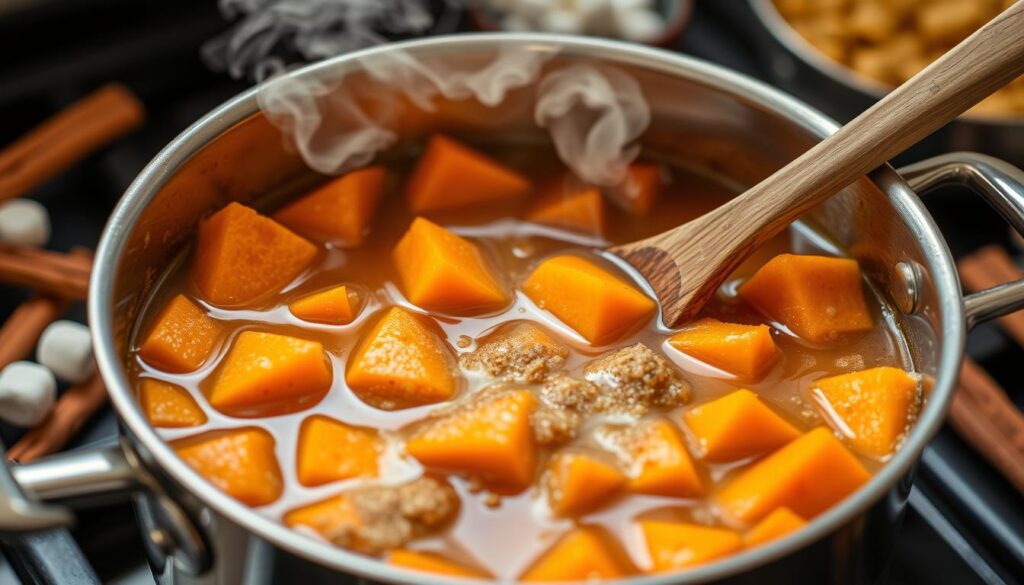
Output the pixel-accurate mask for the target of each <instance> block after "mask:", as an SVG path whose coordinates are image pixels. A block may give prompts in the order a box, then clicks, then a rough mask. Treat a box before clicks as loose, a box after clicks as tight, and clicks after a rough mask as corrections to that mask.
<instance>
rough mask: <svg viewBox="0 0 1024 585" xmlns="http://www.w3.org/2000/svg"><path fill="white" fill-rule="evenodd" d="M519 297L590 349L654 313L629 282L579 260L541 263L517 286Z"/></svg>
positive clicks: (648, 301) (652, 306) (561, 258)
mask: <svg viewBox="0 0 1024 585" xmlns="http://www.w3.org/2000/svg"><path fill="white" fill-rule="evenodd" d="M523 292H525V293H526V296H528V297H530V299H531V300H532V301H533V302H534V303H536V304H537V306H538V307H540V308H541V309H545V310H547V311H550V312H551V313H552V314H553V315H554V316H555V317H557V318H558V319H560V320H561V321H562V322H563V323H565V324H566V325H568V326H569V327H571V328H573V329H574V330H576V331H577V332H578V333H579V334H580V335H582V336H583V337H584V338H585V339H586V340H587V341H589V342H590V343H592V344H594V345H604V344H607V343H611V342H613V341H615V340H616V339H619V338H621V337H623V336H624V335H626V334H628V333H630V332H632V331H634V330H636V329H638V328H639V327H641V326H642V325H643V324H644V323H646V322H647V321H648V320H649V319H650V318H651V316H653V315H654V313H655V311H656V310H657V308H658V307H657V305H656V304H655V303H654V301H652V300H651V299H650V298H648V297H647V295H645V294H644V293H642V292H640V291H639V290H637V289H636V288H634V287H633V286H632V285H630V284H629V283H627V282H625V281H624V280H622V279H620V278H618V277H617V276H615V275H613V274H612V273H610V272H608V271H607V270H605V269H603V268H601V267H599V266H597V265H596V264H594V263H593V262H590V261H588V260H584V259H583V258H581V257H579V256H556V257H554V258H549V259H547V260H545V261H544V262H542V263H541V264H540V265H539V266H538V267H537V268H535V269H534V271H533V273H532V274H530V276H529V277H528V278H527V279H526V281H525V282H523Z"/></svg>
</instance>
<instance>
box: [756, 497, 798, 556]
mask: <svg viewBox="0 0 1024 585" xmlns="http://www.w3.org/2000/svg"><path fill="white" fill-rule="evenodd" d="M806 524H807V521H806V520H804V519H803V518H801V517H800V516H797V515H796V514H795V513H794V512H793V511H792V510H790V509H789V508H787V507H785V506H783V507H781V508H776V509H775V511H773V512H772V513H771V514H768V515H767V516H765V517H764V519H763V520H761V521H760V522H758V523H757V524H756V525H755V526H754V527H753V528H751V529H750V530H749V531H747V533H746V534H745V535H744V536H743V545H744V546H746V547H754V546H760V545H762V544H765V543H767V542H771V541H773V540H775V539H777V538H782V537H783V536H786V535H787V534H789V533H791V532H796V531H797V530H800V529H801V528H803V527H804V526H805V525H806Z"/></svg>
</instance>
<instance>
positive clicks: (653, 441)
mask: <svg viewBox="0 0 1024 585" xmlns="http://www.w3.org/2000/svg"><path fill="white" fill-rule="evenodd" d="M630 455H631V456H632V458H633V460H634V461H635V462H636V464H638V466H639V470H640V472H639V474H638V475H637V476H635V477H633V478H632V479H631V480H630V482H629V485H628V489H629V491H631V492H633V493H637V494H647V495H651V496H666V497H674V498H692V497H696V496H699V495H701V493H703V491H704V483H703V481H701V478H700V475H699V474H698V473H697V468H696V466H695V465H694V463H693V460H692V459H691V458H690V453H689V452H688V451H687V450H686V444H685V443H684V442H683V438H682V436H680V434H679V431H678V430H677V429H676V427H675V426H674V425H673V424H672V423H670V422H668V421H667V420H655V421H652V422H649V423H646V424H645V425H644V426H643V427H642V428H640V429H638V430H637V434H636V437H635V439H634V441H633V442H632V449H631V453H630Z"/></svg>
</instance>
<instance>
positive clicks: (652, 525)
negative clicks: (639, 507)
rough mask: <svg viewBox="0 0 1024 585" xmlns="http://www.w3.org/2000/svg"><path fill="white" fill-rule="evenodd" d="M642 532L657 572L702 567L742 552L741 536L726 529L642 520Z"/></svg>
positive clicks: (653, 566)
mask: <svg viewBox="0 0 1024 585" xmlns="http://www.w3.org/2000/svg"><path fill="white" fill-rule="evenodd" d="M640 528H641V530H642V531H643V533H644V539H645V540H646V542H647V550H648V552H649V553H650V555H651V564H652V569H653V570H654V571H655V572H662V571H671V570H675V569H684V568H687V567H693V566H696V565H701V564H704V563H707V562H710V561H713V560H715V559H720V558H722V557H725V556H728V555H731V554H733V553H736V552H738V551H739V550H740V548H741V546H742V539H741V538H740V535H739V534H737V533H736V532H733V531H732V530H729V529H727V528H712V527H710V526H701V525H699V524H690V523H687V522H666V521H660V520H643V521H641V522H640Z"/></svg>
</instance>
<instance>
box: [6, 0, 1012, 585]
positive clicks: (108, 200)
mask: <svg viewBox="0 0 1024 585" xmlns="http://www.w3.org/2000/svg"><path fill="white" fill-rule="evenodd" d="M744 7H745V3H744V2H741V1H740V0H725V1H719V2H711V1H704V2H699V3H698V6H697V8H696V11H695V14H694V21H693V23H692V24H691V26H690V28H689V30H688V31H687V33H686V35H685V36H684V37H683V39H682V40H681V41H680V42H679V43H678V46H677V47H675V49H676V50H679V51H682V52H684V53H688V54H691V55H695V56H697V57H700V58H703V59H707V60H709V61H713V62H716V63H720V64H723V65H725V66H727V67H731V68H733V69H737V70H739V71H742V72H745V73H747V74H749V75H752V76H754V77H759V78H763V77H765V73H766V71H767V66H766V64H765V63H764V62H763V61H762V60H761V58H760V57H761V56H760V55H759V54H758V52H757V51H756V50H755V49H754V47H753V45H752V44H750V43H749V42H748V38H749V36H748V35H747V33H746V31H747V28H746V27H747V26H748V23H749V18H750V15H749V13H748V12H747V10H746V9H745V8H744ZM224 28H225V24H224V22H223V20H222V17H221V16H220V15H219V14H218V13H217V11H216V8H215V6H214V3H213V2H210V1H208V0H178V1H177V2H168V3H154V2H136V1H134V0H23V1H22V2H20V3H19V2H15V3H14V8H12V9H7V11H6V12H5V11H4V9H0V54H3V55H6V56H8V57H11V56H13V59H11V58H8V59H6V64H5V65H4V67H3V68H2V69H0V114H2V118H0V144H7V143H9V142H10V141H12V140H13V139H14V138H16V137H17V136H18V135H20V134H21V133H22V132H24V131H26V130H28V129H29V128H31V127H32V126H33V125H34V124H36V123H37V122H38V121H40V120H42V119H43V118H45V117H46V116H47V115H49V114H51V113H53V112H54V111H56V110H58V109H59V108H60V107H62V106H64V105H66V104H68V103H70V102H71V101H73V100H74V99H75V98H77V97H80V96H82V95H84V94H85V93H87V92H88V91H90V90H91V89H93V88H95V87H97V86H99V85H100V84H102V83H103V82H106V81H111V80H117V81H121V82H123V83H125V84H126V85H128V86H129V87H130V88H131V89H132V90H133V91H134V92H135V93H136V94H137V95H139V96H140V98H141V99H142V101H143V102H144V103H145V105H146V107H147V109H148V110H149V119H148V121H147V123H146V124H145V126H144V127H143V128H142V129H141V130H139V131H137V132H135V133H134V134H132V135H130V136H128V137H126V138H124V139H122V140H120V141H118V142H117V143H116V144H115V145H114V146H112V147H110V148H108V149H106V150H104V151H102V152H99V153H97V154H95V155H94V156H91V157H89V158H88V159H86V160H85V161H84V162H82V163H80V164H78V165H77V166H76V167H75V168H73V169H72V170H70V171H68V172H66V173H64V174H63V175H61V176H60V177H57V178H56V179H54V180H52V181H50V182H49V183H47V184H45V185H44V186H42V187H40V188H38V189H37V190H35V191H34V192H33V193H32V196H33V197H34V198H36V199H38V200H40V201H42V202H43V203H44V204H45V205H46V206H47V208H48V209H49V211H50V214H51V217H52V221H53V224H54V225H55V226H57V229H56V230H55V231H54V236H53V242H52V244H51V245H52V247H53V248H54V249H58V250H67V249H69V248H71V247H72V246H75V245H85V246H90V247H94V246H95V245H96V241H97V239H98V237H99V234H100V232H101V230H102V228H103V225H104V223H105V221H106V218H107V216H108V214H109V213H110V211H111V209H112V207H113V205H114V203H115V202H116V200H117V199H118V197H119V196H120V194H121V193H122V192H123V190H124V189H125V187H126V186H127V185H128V184H129V182H130V181H131V180H132V178H133V177H134V176H135V174H136V173H137V172H138V171H139V170H141V168H142V167H143V166H144V165H145V163H146V162H147V161H148V160H149V159H150V158H151V157H152V156H153V155H154V154H156V153H157V152H158V151H159V149H161V148H162V147H163V146H164V145H165V144H166V143H167V142H168V141H169V140H170V139H171V138H173V137H174V136H175V135H176V134H177V133H178V132H180V131H181V130H183V129H184V128H185V127H186V126H187V125H188V124H190V123H192V122H193V121H195V120H196V119H198V118H199V117H200V116H202V115H203V114H204V113H205V112H207V111H208V110H210V109H211V108H212V107H213V106H215V105H217V104H218V103H220V102H222V101H223V100H225V99H227V98H228V97H230V96H232V95H233V94H235V93H237V92H238V91H241V90H242V89H244V88H245V87H246V84H245V83H242V82H238V81H233V80H231V79H229V78H227V77H225V76H223V75H219V74H215V73H213V72H211V71H209V70H208V69H207V68H206V67H205V66H204V65H203V63H202V62H201V60H200V58H199V46H200V45H201V44H202V42H203V41H205V40H207V39H209V38H211V37H213V36H214V35H216V34H217V33H218V32H220V31H222V30H223V29H224ZM811 101H812V105H814V104H813V100H811ZM962 195H963V193H958V192H957V191H956V190H954V189H951V190H950V191H949V192H947V193H939V194H937V195H935V196H932V197H930V198H929V200H928V202H927V203H928V207H929V209H930V210H931V211H932V213H933V215H934V216H935V217H936V220H937V221H938V223H939V225H940V227H942V228H943V231H944V233H945V234H946V236H947V238H948V239H949V241H950V247H951V249H952V251H953V252H954V254H955V255H957V256H961V255H964V254H966V253H968V252H970V251H972V250H973V249H975V248H977V247H979V246H980V245H983V244H987V243H991V242H993V241H996V242H1000V243H1003V244H1004V245H1007V246H1008V247H1010V246H1012V244H1011V242H1010V240H1009V237H1008V233H1007V232H1002V231H1000V230H992V229H991V228H992V226H1001V225H1003V224H1002V223H1001V221H1000V220H999V219H998V217H996V216H995V215H994V214H993V213H992V212H991V211H990V210H988V209H987V208H984V206H982V205H980V204H979V203H977V200H976V199H975V198H973V197H963V196H962ZM993 234H995V236H996V237H993ZM1010 249H1012V248H1010ZM24 298H25V295H24V293H23V292H21V291H17V290H12V289H10V288H3V289H0V318H6V316H7V314H9V313H10V311H11V310H13V308H14V307H15V306H17V304H18V302H20V301H21V300H23V299H24ZM83 317H84V314H83V311H82V309H81V307H78V308H76V309H75V311H74V312H73V313H72V318H77V319H82V318H83ZM968 352H969V353H970V355H971V356H972V357H974V358H975V359H976V360H977V361H978V362H979V363H980V364H981V365H982V366H983V367H985V368H986V369H987V370H988V371H989V372H990V373H991V374H992V375H993V376H994V377H995V378H996V379H997V380H998V381H999V382H1000V383H1001V384H1002V385H1003V387H1004V388H1007V389H1008V390H1009V392H1010V393H1011V398H1012V399H1013V400H1014V401H1015V402H1016V403H1017V405H1018V406H1019V407H1024V392H1021V391H1020V388H1021V386H1022V383H1024V380H1022V379H1021V376H1020V373H1019V371H1020V370H1019V364H1020V363H1021V359H1022V357H1024V355H1022V350H1021V349H1020V348H1019V347H1018V346H1017V345H1016V344H1014V343H1013V342H1012V341H1011V340H1009V339H1008V338H1007V337H1006V336H1005V335H1004V334H1003V333H1002V332H1001V331H1000V330H999V328H998V327H997V326H995V325H983V326H981V327H979V328H977V329H976V330H975V331H974V332H973V333H972V334H971V336H970V338H969V341H968ZM116 431H117V429H116V421H115V418H114V415H113V413H112V412H111V411H110V409H109V408H107V409H105V410H104V411H103V412H102V413H101V414H99V415H98V416H97V417H96V418H95V419H94V420H93V421H91V422H90V423H89V424H88V425H87V426H86V427H85V428H84V429H83V431H82V432H81V433H80V435H79V436H78V437H77V438H76V440H75V442H74V444H73V445H72V447H71V448H83V447H87V446H91V445H96V444H101V443H105V442H111V441H113V440H114V438H115V436H116ZM17 436H18V431H17V430H16V429H14V428H11V427H7V426H4V425H2V424H0V439H2V440H3V442H4V444H7V445H10V444H12V443H13V442H14V441H15V440H16V439H17ZM896 543H897V544H896V552H895V558H894V560H893V563H892V566H891V569H890V572H889V576H888V578H887V581H886V583H888V584H892V585H910V584H917V583H929V584H932V583H956V584H964V585H971V584H1001V583H1006V584H1009V585H1013V584H1016V583H1024V570H1022V567H1024V501H1022V498H1021V495H1020V494H1019V493H1017V492H1016V491H1014V489H1013V488H1012V487H1011V486H1010V484H1009V483H1008V482H1007V481H1006V480H1005V479H1003V478H1002V477H1001V476H1000V475H999V474H998V473H997V472H996V471H995V470H994V469H993V468H992V467H990V466H989V465H988V464H987V463H986V462H985V461H984V460H983V459H982V458H981V457H980V456H979V455H978V454H976V453H975V452H974V451H973V450H972V449H971V448H970V447H969V446H968V445H967V444H965V443H964V442H963V441H962V440H961V439H960V437H959V436H958V435H957V434H956V433H955V432H954V431H952V430H951V429H950V428H948V427H946V428H943V429H942V430H941V431H940V432H939V434H938V436H937V437H936V438H935V440H934V441H933V442H932V444H931V446H930V447H929V448H928V449H927V450H926V451H925V454H924V457H923V459H922V461H921V463H920V466H919V469H918V475H917V479H916V483H915V485H914V489H913V491H912V492H911V496H910V506H909V509H908V514H907V518H906V520H905V522H904V524H903V527H902V529H901V532H900V535H899V538H897V540H896ZM0 549H2V550H3V552H4V555H0V585H7V584H11V585H16V584H21V583H25V584H29V583H41V584H44V583H45V584H49V583H54V584H60V585H79V584H92V583H115V584H122V585H129V584H130V585H142V584H146V585H149V584H152V583H153V578H152V576H151V575H150V574H149V571H148V568H147V567H146V565H145V560H144V556H143V550H142V546H141V536H140V534H139V532H138V528H137V527H136V524H135V519H134V513H133V511H132V509H131V507H130V506H129V505H127V504H124V503H119V504H112V505H106V506H103V507H98V508H93V509H90V510H85V511H82V512H81V513H79V516H78V523H77V525H76V527H75V528H73V529H72V530H71V531H70V532H68V531H55V532H52V533H47V534H44V535H38V536H34V537H32V538H20V539H19V538H2V539H0ZM90 567H91V568H90Z"/></svg>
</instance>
